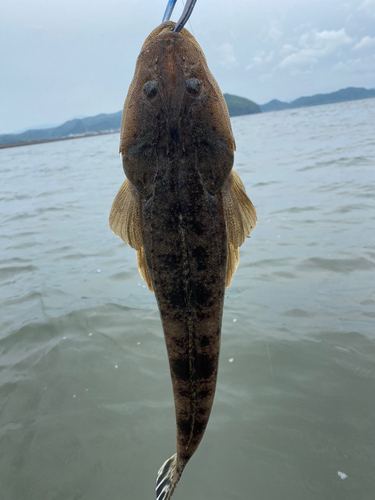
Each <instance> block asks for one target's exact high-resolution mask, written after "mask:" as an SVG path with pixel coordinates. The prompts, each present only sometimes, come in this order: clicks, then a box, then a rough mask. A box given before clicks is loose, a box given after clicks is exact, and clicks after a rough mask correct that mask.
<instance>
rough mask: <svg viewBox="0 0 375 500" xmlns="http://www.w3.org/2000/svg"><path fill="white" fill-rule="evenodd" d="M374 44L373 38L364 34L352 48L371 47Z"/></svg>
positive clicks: (374, 39)
mask: <svg viewBox="0 0 375 500" xmlns="http://www.w3.org/2000/svg"><path fill="white" fill-rule="evenodd" d="M374 45H375V38H371V37H370V36H365V37H363V38H362V40H361V41H360V42H358V43H357V44H356V45H354V47H353V50H361V49H367V48H369V47H373V46H374Z"/></svg>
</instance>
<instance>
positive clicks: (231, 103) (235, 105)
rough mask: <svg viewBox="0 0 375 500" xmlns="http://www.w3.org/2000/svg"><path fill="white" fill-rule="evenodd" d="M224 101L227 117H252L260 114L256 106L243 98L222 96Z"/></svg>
mask: <svg viewBox="0 0 375 500" xmlns="http://www.w3.org/2000/svg"><path fill="white" fill-rule="evenodd" d="M224 99H225V101H226V103H227V106H228V111H229V116H240V115H252V114H253V113H261V112H262V110H261V109H260V107H259V106H258V104H255V102H253V101H250V100H249V99H246V98H245V97H238V96H236V95H231V94H224Z"/></svg>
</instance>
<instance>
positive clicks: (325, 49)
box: [278, 28, 353, 71]
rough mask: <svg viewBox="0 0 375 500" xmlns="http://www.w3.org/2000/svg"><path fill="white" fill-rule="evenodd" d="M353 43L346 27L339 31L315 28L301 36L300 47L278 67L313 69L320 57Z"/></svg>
mask: <svg viewBox="0 0 375 500" xmlns="http://www.w3.org/2000/svg"><path fill="white" fill-rule="evenodd" d="M352 43H353V40H352V38H350V37H349V36H348V35H347V34H346V32H345V28H341V30H338V31H317V30H313V31H310V32H309V33H305V34H303V35H302V36H301V37H300V39H299V46H300V48H299V49H297V51H296V52H294V53H292V54H289V55H288V56H286V57H285V58H284V59H283V60H282V61H281V62H280V63H279V65H278V67H279V68H281V69H291V70H304V71H306V70H307V69H308V68H310V69H311V68H312V66H313V65H314V64H316V63H317V62H318V60H319V59H321V58H323V57H326V56H328V55H331V54H334V53H335V52H336V51H338V50H339V49H340V48H342V47H344V46H346V45H350V44H352ZM284 47H285V46H284ZM287 47H289V46H287ZM290 48H292V47H291V46H290Z"/></svg>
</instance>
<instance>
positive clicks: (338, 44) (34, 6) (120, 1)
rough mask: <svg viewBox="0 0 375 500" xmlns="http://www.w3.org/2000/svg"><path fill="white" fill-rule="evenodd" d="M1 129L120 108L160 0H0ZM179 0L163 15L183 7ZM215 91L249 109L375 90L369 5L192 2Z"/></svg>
mask: <svg viewBox="0 0 375 500" xmlns="http://www.w3.org/2000/svg"><path fill="white" fill-rule="evenodd" d="M1 3H2V6H1V8H0V12H1V16H0V37H1V38H0V67H1V73H0V82H1V83H0V104H1V110H0V117H1V122H0V133H7V132H15V131H18V130H21V129H24V128H28V127H29V128H31V127H33V126H39V125H44V124H60V123H63V122H64V121H66V120H68V119H71V118H73V117H76V116H92V115H95V114H99V113H112V112H116V111H119V110H120V109H122V105H123V102H124V99H125V96H126V93H127V89H128V86H129V83H130V80H131V78H132V75H133V72H134V67H135V61H136V57H137V55H138V53H139V51H140V48H141V45H142V43H143V41H144V39H145V38H146V37H147V35H148V34H149V33H150V32H151V31H152V29H153V28H155V27H156V26H157V25H158V24H160V22H161V19H162V16H163V13H164V10H165V7H166V4H167V0H146V1H141V0H137V1H136V0H12V1H10V0H8V1H5V0H1ZM182 7H183V5H182V0H178V2H177V6H176V8H175V11H174V13H173V16H172V20H174V21H177V20H178V18H179V16H180V14H181V11H182ZM187 28H188V29H189V30H190V31H193V34H194V36H195V37H196V39H197V40H198V42H199V44H200V45H201V47H202V49H203V50H204V52H205V54H206V57H207V60H208V65H209V66H210V69H211V71H212V72H213V74H214V75H215V77H216V79H217V80H218V82H219V85H220V87H221V90H222V91H223V93H224V92H229V93H231V94H236V95H240V96H244V97H247V98H249V99H251V100H253V101H255V102H257V103H258V104H264V103H266V102H268V101H270V100H271V99H274V98H277V99H280V100H293V99H296V98H298V97H300V96H302V95H312V94H316V93H325V92H333V91H335V90H338V89H340V88H345V87H349V86H355V87H366V88H373V87H375V0H348V1H345V0H260V1H259V0H258V1H255V0H198V1H197V4H196V7H195V9H194V12H193V14H192V17H191V21H190V23H189V24H188V25H187Z"/></svg>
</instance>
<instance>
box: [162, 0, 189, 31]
mask: <svg viewBox="0 0 375 500" xmlns="http://www.w3.org/2000/svg"><path fill="white" fill-rule="evenodd" d="M176 2H177V0H168V4H167V8H166V9H165V13H164V17H163V21H162V22H164V21H169V19H170V17H171V15H172V12H173V9H174V6H175V5H176ZM196 2H197V0H187V2H186V5H185V8H184V11H183V13H182V15H181V17H180V19H179V20H178V22H177V23H176V26H175V27H174V29H173V31H175V32H176V33H179V32H180V31H181V30H182V28H183V27H184V26H185V24H186V23H187V22H188V20H189V17H190V16H191V13H192V12H193V9H194V7H195V4H196Z"/></svg>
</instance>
